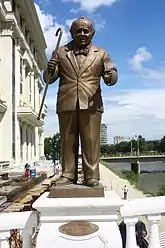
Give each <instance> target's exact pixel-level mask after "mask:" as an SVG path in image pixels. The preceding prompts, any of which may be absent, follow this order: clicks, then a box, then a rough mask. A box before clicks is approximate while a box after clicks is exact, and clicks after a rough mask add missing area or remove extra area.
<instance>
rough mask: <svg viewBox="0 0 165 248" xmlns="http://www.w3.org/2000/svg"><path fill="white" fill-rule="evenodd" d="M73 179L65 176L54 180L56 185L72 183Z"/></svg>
mask: <svg viewBox="0 0 165 248" xmlns="http://www.w3.org/2000/svg"><path fill="white" fill-rule="evenodd" d="M73 183H74V181H73V180H71V179H69V178H67V177H63V176H62V177H60V178H59V179H58V180H57V181H56V185H69V184H73Z"/></svg>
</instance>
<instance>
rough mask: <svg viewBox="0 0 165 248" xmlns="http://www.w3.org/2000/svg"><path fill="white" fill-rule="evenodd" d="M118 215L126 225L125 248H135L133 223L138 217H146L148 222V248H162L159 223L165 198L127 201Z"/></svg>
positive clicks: (164, 210) (164, 205)
mask: <svg viewBox="0 0 165 248" xmlns="http://www.w3.org/2000/svg"><path fill="white" fill-rule="evenodd" d="M120 213H121V216H122V217H123V219H124V222H125V224H126V232H127V237H126V248H137V245H136V236H135V223H136V222H137V221H138V218H139V217H140V216H146V218H147V221H148V225H147V226H148V231H149V232H148V235H149V248H162V247H163V246H161V245H160V239H159V236H160V235H159V222H160V220H161V214H163V213H165V196H160V197H146V198H139V199H133V200H128V201H126V202H125V204H124V205H123V206H122V207H121V209H120ZM164 245H165V244H164ZM164 247H165V246H164Z"/></svg>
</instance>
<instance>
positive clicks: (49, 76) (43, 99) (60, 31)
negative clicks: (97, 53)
mask: <svg viewBox="0 0 165 248" xmlns="http://www.w3.org/2000/svg"><path fill="white" fill-rule="evenodd" d="M59 33H60V35H59V37H58V40H57V45H56V49H55V52H54V54H56V53H57V51H58V48H59V46H60V41H61V37H62V33H63V30H62V28H59V29H57V31H56V36H58V34H59ZM50 78H51V73H50V72H49V74H48V80H47V83H46V86H45V91H44V94H43V98H42V102H41V106H40V110H39V114H38V117H37V120H40V117H41V112H42V108H43V105H44V101H45V97H46V94H47V90H48V86H49V83H50Z"/></svg>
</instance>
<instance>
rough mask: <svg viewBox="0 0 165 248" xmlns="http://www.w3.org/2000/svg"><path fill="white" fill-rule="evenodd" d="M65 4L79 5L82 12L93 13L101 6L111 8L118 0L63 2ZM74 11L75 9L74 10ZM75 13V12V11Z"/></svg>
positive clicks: (71, 0) (74, 0)
mask: <svg viewBox="0 0 165 248" xmlns="http://www.w3.org/2000/svg"><path fill="white" fill-rule="evenodd" d="M63 1H64V2H73V3H79V4H80V8H81V9H82V10H86V11H87V12H93V11H95V10H96V9H97V8H99V7H100V6H102V5H104V6H111V5H112V4H114V3H115V2H116V1H117V0H63ZM72 10H74V9H72ZM74 11H75V10H74Z"/></svg>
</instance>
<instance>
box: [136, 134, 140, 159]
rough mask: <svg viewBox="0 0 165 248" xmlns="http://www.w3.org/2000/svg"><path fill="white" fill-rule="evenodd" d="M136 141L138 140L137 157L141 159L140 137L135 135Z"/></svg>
mask: <svg viewBox="0 0 165 248" xmlns="http://www.w3.org/2000/svg"><path fill="white" fill-rule="evenodd" d="M135 138H136V142H137V158H138V159H139V156H140V150H139V137H138V136H137V135H135Z"/></svg>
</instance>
